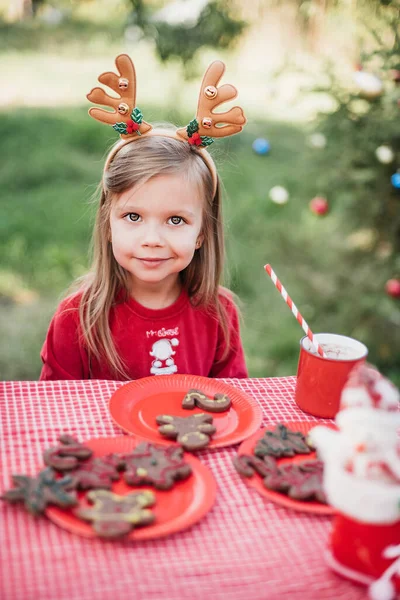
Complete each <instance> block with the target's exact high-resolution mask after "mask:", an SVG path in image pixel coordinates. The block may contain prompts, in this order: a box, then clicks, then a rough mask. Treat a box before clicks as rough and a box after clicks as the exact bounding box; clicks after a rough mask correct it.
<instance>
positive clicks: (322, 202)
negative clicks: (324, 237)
mask: <svg viewBox="0 0 400 600" xmlns="http://www.w3.org/2000/svg"><path fill="white" fill-rule="evenodd" d="M309 207H310V210H311V212H313V213H314V214H315V215H325V214H326V213H327V212H328V210H329V204H328V200H327V199H326V198H323V197H322V196H316V197H315V198H313V199H312V200H311V202H310V204H309Z"/></svg>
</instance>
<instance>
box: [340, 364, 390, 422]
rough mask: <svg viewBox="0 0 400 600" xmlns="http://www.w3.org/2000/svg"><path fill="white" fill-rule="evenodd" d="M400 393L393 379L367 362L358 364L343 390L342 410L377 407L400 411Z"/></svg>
mask: <svg viewBox="0 0 400 600" xmlns="http://www.w3.org/2000/svg"><path fill="white" fill-rule="evenodd" d="M399 402H400V394H399V392H398V390H397V388H396V387H395V386H394V385H393V383H392V382H391V381H389V380H388V379H386V378H385V377H384V376H383V375H381V373H379V371H378V370H377V369H376V368H375V367H373V366H371V365H369V364H366V363H361V364H359V365H356V366H355V367H354V369H353V370H352V371H351V373H350V376H349V379H348V381H347V383H346V385H345V387H344V389H343V391H342V395H341V398H340V410H345V409H348V408H375V409H378V410H386V411H398V410H399Z"/></svg>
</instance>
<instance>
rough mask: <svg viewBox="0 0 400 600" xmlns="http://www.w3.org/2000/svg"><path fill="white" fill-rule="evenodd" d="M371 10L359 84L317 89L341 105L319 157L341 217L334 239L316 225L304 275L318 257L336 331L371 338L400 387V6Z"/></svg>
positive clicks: (380, 362) (330, 83)
mask: <svg viewBox="0 0 400 600" xmlns="http://www.w3.org/2000/svg"><path fill="white" fill-rule="evenodd" d="M374 10H375V16H376V18H377V21H376V24H377V26H375V27H374V30H372V31H370V30H369V28H368V30H367V32H366V35H365V37H364V40H363V45H362V47H363V48H364V50H362V51H361V53H360V61H359V64H358V65H355V66H354V74H353V82H352V85H351V86H349V85H348V84H344V83H343V81H341V80H339V79H338V78H337V77H336V75H335V74H334V72H333V70H331V71H329V72H327V73H326V75H327V82H326V84H325V85H323V86H321V87H320V88H318V91H321V92H323V93H324V94H330V95H331V96H332V97H333V98H334V101H335V104H336V109H334V110H333V112H331V113H328V114H323V115H320V119H319V121H318V123H317V131H318V133H322V134H324V135H325V136H326V139H327V147H326V150H324V151H323V152H320V153H319V154H318V156H317V157H316V159H315V160H316V161H317V163H319V165H320V171H319V172H320V175H319V177H318V179H317V181H316V188H317V189H318V190H319V192H320V193H321V195H325V196H326V197H327V198H329V203H330V211H331V214H332V217H333V219H334V220H333V222H332V239H329V237H326V235H327V232H326V230H325V229H324V228H323V227H322V226H321V234H320V237H318V227H317V225H316V227H315V231H314V235H315V236H316V237H315V240H314V242H313V243H311V244H310V245H309V246H308V252H309V254H310V256H309V257H308V259H307V262H308V273H306V278H307V281H308V282H310V281H311V282H312V280H313V270H314V269H315V267H316V264H315V253H316V252H318V253H320V256H321V257H323V259H322V260H321V261H320V262H319V264H318V265H317V268H318V269H321V268H324V269H325V272H326V273H325V279H326V281H327V282H328V281H329V286H328V285H327V289H329V290H330V292H329V293H326V294H324V290H323V289H322V290H321V289H315V290H314V292H315V293H314V298H318V299H319V300H318V303H319V304H320V305H319V307H318V310H319V311H321V313H323V314H326V315H328V316H327V317H326V323H327V324H329V325H330V330H331V331H338V332H342V333H345V332H346V331H347V332H351V334H352V335H353V336H354V337H356V338H358V339H361V340H362V341H364V343H366V345H367V346H368V347H369V348H370V356H369V360H370V361H371V362H373V363H375V364H376V365H377V366H378V367H379V368H380V369H381V370H382V371H383V372H385V373H386V374H387V375H388V376H391V377H392V378H394V379H395V380H396V381H397V383H400V297H399V296H400V291H399V289H398V287H399V286H397V291H396V288H395V286H392V287H390V286H388V285H387V282H388V281H389V280H392V281H393V280H394V281H399V282H400V129H399V122H400V120H399V117H400V32H399V24H400V18H399V17H400V3H399V2H398V1H392V2H386V1H385V2H380V4H379V6H378V5H377V6H376V7H374ZM314 91H315V90H314ZM333 139H334V140H335V143H334V144H332V145H331V146H330V143H329V141H330V140H333ZM338 147H340V149H341V151H340V153H338V152H337V148H338ZM317 218H318V217H317ZM321 225H322V223H321ZM322 230H323V231H324V232H323V233H322ZM289 234H290V235H293V232H292V231H290V232H289V233H288V235H289ZM321 236H323V237H324V239H322V238H321ZM334 238H336V241H334ZM319 283H321V282H319Z"/></svg>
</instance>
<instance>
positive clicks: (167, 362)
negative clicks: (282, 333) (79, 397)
mask: <svg viewBox="0 0 400 600" xmlns="http://www.w3.org/2000/svg"><path fill="white" fill-rule="evenodd" d="M220 299H221V302H222V303H223V304H224V305H225V307H226V309H227V314H228V317H229V331H230V335H231V339H230V344H229V351H228V353H227V356H226V357H225V358H224V359H223V360H221V357H222V355H223V353H224V349H225V343H224V338H223V333H222V329H221V327H220V325H219V323H218V321H217V319H216V318H215V316H214V315H212V314H210V312H207V311H206V310H205V309H203V308H194V307H193V306H192V305H191V303H190V301H189V298H188V295H187V293H186V292H185V291H183V292H182V293H181V295H180V296H179V298H178V299H177V300H176V302H175V303H174V304H172V305H171V306H168V307H167V308H162V309H160V310H154V309H149V308H146V307H144V306H142V305H141V304H139V303H138V302H136V301H135V300H134V299H133V298H130V299H129V300H128V301H127V302H120V303H117V304H116V305H115V306H114V307H113V308H112V309H111V312H110V320H109V323H110V328H111V333H112V337H113V340H114V344H115V346H116V349H117V352H118V354H119V356H120V357H121V358H122V359H123V361H124V363H125V365H126V367H127V371H128V375H129V378H130V379H139V378H140V377H148V376H149V375H163V374H173V373H189V374H192V375H202V376H205V377H248V374H247V369H246V364H245V359H244V354H243V348H242V343H241V340H240V333H239V322H238V315H237V311H236V307H235V305H234V303H233V301H232V300H231V299H229V298H226V297H225V296H222V295H221V296H220ZM79 301H80V295H79V294H76V295H74V296H72V297H69V298H67V299H66V300H64V301H63V302H61V304H60V305H59V307H58V309H57V311H56V313H55V315H54V317H53V319H52V321H51V323H50V327H49V330H48V332H47V337H46V340H45V342H44V345H43V348H42V352H41V358H42V361H43V368H42V372H41V375H40V379H41V380H49V379H116V376H115V375H114V374H113V373H112V371H111V370H110V368H109V367H108V365H107V363H106V362H105V361H103V360H101V361H92V364H91V369H90V368H89V360H88V355H87V351H86V349H85V346H84V343H83V342H82V335H81V327H80V323H79V314H78V306H79Z"/></svg>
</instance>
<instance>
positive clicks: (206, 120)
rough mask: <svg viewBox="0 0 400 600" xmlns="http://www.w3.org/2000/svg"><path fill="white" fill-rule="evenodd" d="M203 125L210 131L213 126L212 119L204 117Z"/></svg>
mask: <svg viewBox="0 0 400 600" xmlns="http://www.w3.org/2000/svg"><path fill="white" fill-rule="evenodd" d="M201 124H202V125H203V127H205V128H206V129H210V128H211V126H212V119H210V118H209V117H204V119H203V120H202V121H201Z"/></svg>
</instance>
